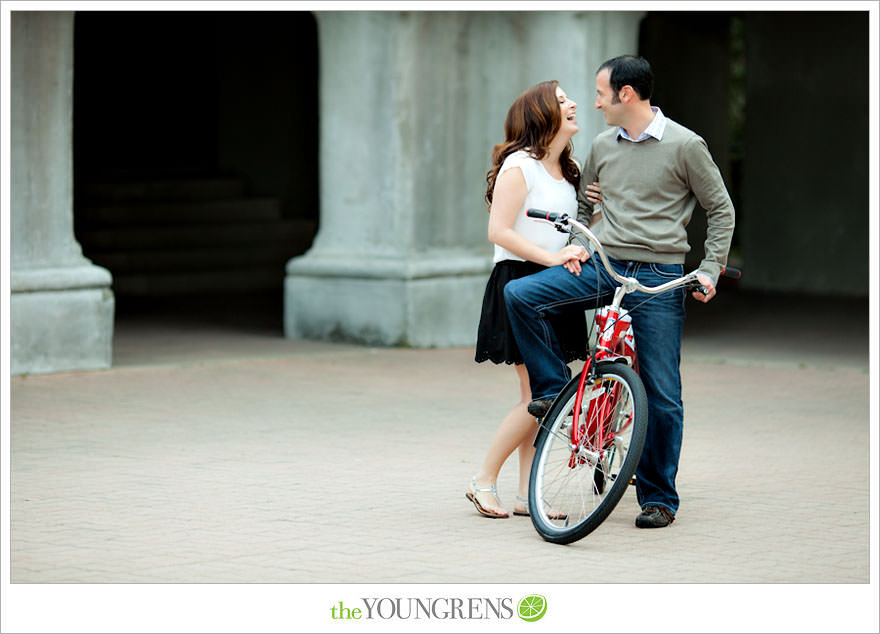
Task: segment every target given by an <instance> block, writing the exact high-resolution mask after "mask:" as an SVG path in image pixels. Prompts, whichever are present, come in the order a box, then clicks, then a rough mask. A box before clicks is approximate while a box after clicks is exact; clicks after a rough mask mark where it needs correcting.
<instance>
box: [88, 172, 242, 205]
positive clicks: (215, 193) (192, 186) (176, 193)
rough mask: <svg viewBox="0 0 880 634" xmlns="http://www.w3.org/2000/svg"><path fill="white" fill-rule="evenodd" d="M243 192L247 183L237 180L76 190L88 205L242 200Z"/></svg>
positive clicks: (193, 180) (142, 182) (92, 186)
mask: <svg viewBox="0 0 880 634" xmlns="http://www.w3.org/2000/svg"><path fill="white" fill-rule="evenodd" d="M244 189H245V188H244V183H243V182H242V181H241V180H240V179H237V178H220V177H216V178H187V179H166V180H140V181H123V182H107V183H87V184H84V185H83V186H82V187H81V189H80V190H77V192H76V196H77V199H78V200H83V201H87V202H94V201H104V202H122V201H132V200H150V201H158V200H173V201H183V200H218V199H223V198H241V197H242V196H244V194H245V191H244Z"/></svg>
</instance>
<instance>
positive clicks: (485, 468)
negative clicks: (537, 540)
mask: <svg viewBox="0 0 880 634" xmlns="http://www.w3.org/2000/svg"><path fill="white" fill-rule="evenodd" d="M576 110H577V104H576V103H575V102H573V101H571V100H570V99H569V98H568V97H567V96H566V94H565V92H564V91H563V90H562V88H560V87H559V84H558V82H556V81H546V82H542V83H540V84H537V85H535V86H533V87H531V88H529V89H528V90H526V91H525V92H524V93H523V94H521V95H520V96H519V97H517V99H516V101H514V103H513V105H512V106H511V107H510V110H509V111H508V113H507V119H506V120H505V122H504V133H505V136H506V139H505V141H504V143H501V144H499V145H496V146H495V148H494V149H493V152H492V169H490V170H489V173H488V174H487V175H486V181H487V183H488V187H487V189H486V202H487V204H488V205H489V240H490V241H491V242H493V243H494V244H495V257H494V261H495V267H494V269H493V270H492V274H491V276H490V277H489V282H488V284H487V285H486V292H485V295H484V297H483V311H482V315H481V317H480V325H479V328H478V332H477V349H476V356H475V360H476V361H477V363H481V362H483V361H486V360H491V361H492V362H493V363H496V364H498V363H507V364H514V367H515V369H516V373H517V376H518V378H519V391H520V400H519V402H518V403H517V404H516V406H514V408H513V409H512V410H510V412H509V413H508V414H507V416H505V418H504V419H503V420H502V421H501V425H500V426H499V428H498V431H497V432H496V433H495V437H494V439H493V440H492V444H491V445H490V447H489V451H488V452H487V454H486V459H485V460H484V462H483V465H482V466H481V468H480V471H479V472H478V473H477V474H476V475H474V477H473V479H472V481H471V484H470V487H469V488H468V491H467V493H466V494H465V495H466V497H467V499H468V500H470V501H471V502H473V504H474V506H475V507H476V509H477V511H478V512H479V513H480V514H482V515H484V516H486V517H494V518H502V517H508V513H507V511H506V510H505V509H504V508H503V507H502V506H501V502H500V500H499V499H498V492H497V489H496V486H495V485H496V480H497V478H498V473H499V472H500V471H501V466H502V465H503V464H504V461H505V460H507V458H508V457H509V456H510V454H512V453H513V451H514V449H518V450H519V494H518V495H517V504H516V505H515V506H514V509H513V513H514V515H528V514H529V512H528V503H527V497H526V496H527V495H528V486H529V474H530V471H531V465H532V457H533V456H534V453H535V448H534V446H533V442H534V438H535V433H536V432H537V428H536V426H535V418H534V417H533V416H530V415H529V413H528V412H527V411H526V406H527V405H528V403H529V402H530V401H531V390H530V388H529V376H528V373H527V371H526V368H525V366H524V365H523V361H522V357H521V355H520V352H519V348H518V347H517V345H516V340H515V339H514V337H513V333H512V332H511V330H510V323H509V322H508V319H507V311H506V309H505V306H504V286H505V284H507V282H509V281H510V280H512V279H516V278H518V277H523V276H524V275H530V274H532V273H537V272H538V271H541V270H543V269H544V268H546V267H550V266H556V265H564V266H565V267H566V268H567V269H568V270H569V271H570V272H572V273H574V274H576V275H579V274H580V270H581V262H584V261H586V259H587V257H589V256H588V254H587V251H586V250H585V249H584V248H583V247H581V246H575V245H569V244H567V243H568V240H567V237H566V235H565V234H562V233H559V232H558V231H556V230H555V229H554V228H553V227H552V226H551V225H549V224H547V223H542V222H537V221H535V220H532V219H529V218H527V217H526V211H527V210H528V209H529V208H532V207H535V208H538V209H545V210H547V211H554V212H564V213H567V214H569V215H571V216H574V217H576V216H577V195H576V191H577V186H578V179H579V177H580V170H579V168H578V166H577V164H576V163H575V161H574V160H573V159H572V156H571V154H572V145H571V137H572V136H574V134H575V133H576V132H577V131H578V124H577V120H576V118H575V112H576ZM554 328H555V329H556V332H557V335H558V337H559V341H560V344H561V345H562V347H563V350H564V352H565V355H566V360H568V361H573V360H574V359H584V358H585V357H586V349H587V333H586V326H585V320H584V315H583V313H581V312H579V311H574V312H573V313H572V314H570V315H566V316H564V317H561V318H559V319H557V320H556V321H555V322H554Z"/></svg>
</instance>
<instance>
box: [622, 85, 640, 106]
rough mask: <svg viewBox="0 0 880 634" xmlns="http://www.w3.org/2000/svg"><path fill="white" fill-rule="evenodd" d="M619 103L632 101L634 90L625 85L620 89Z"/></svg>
mask: <svg viewBox="0 0 880 634" xmlns="http://www.w3.org/2000/svg"><path fill="white" fill-rule="evenodd" d="M618 98H619V99H620V101H622V102H623V103H630V102H631V101H632V100H633V99H635V98H636V91H635V89H634V88H633V87H632V86H630V85H629V84H627V85H626V86H624V87H623V88H621V89H620V93H619V97H618Z"/></svg>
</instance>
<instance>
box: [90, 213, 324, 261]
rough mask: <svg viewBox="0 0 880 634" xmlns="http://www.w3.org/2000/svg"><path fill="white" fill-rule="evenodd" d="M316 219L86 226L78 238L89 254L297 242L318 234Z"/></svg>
mask: <svg viewBox="0 0 880 634" xmlns="http://www.w3.org/2000/svg"><path fill="white" fill-rule="evenodd" d="M315 228H316V222H315V221H314V220H279V221H275V222H239V223H226V224H210V225H208V224H205V225H176V226H155V227H143V226H122V227H114V228H105V229H84V230H81V231H79V232H78V234H77V238H78V240H79V241H80V243H81V244H82V245H83V248H84V249H88V252H89V254H90V255H91V254H93V253H96V252H100V251H120V250H123V251H125V250H129V249H163V248H164V249H184V248H188V247H230V246H236V245H259V244H271V243H284V242H289V243H291V244H297V243H300V242H302V240H303V236H308V239H309V240H311V238H312V237H313V236H314V234H315Z"/></svg>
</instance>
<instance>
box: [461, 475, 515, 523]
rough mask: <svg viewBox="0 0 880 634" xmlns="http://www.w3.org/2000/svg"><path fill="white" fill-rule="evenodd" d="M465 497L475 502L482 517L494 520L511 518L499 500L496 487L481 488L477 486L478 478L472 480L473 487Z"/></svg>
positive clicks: (491, 485) (492, 485)
mask: <svg viewBox="0 0 880 634" xmlns="http://www.w3.org/2000/svg"><path fill="white" fill-rule="evenodd" d="M464 496H465V497H466V498H467V499H468V500H470V501H471V502H473V504H474V507H475V508H476V509H477V512H478V513H479V514H480V515H483V516H485V517H491V518H494V519H502V518H505V517H509V515H508V513H507V511H505V510H504V509H503V508H502V506H501V500H499V499H498V491H497V490H496V489H495V485H494V484H489V486H479V485H478V484H477V476H474V477H473V479H472V480H471V485H470V487H468V491H467V492H466V493H465V494H464Z"/></svg>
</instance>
